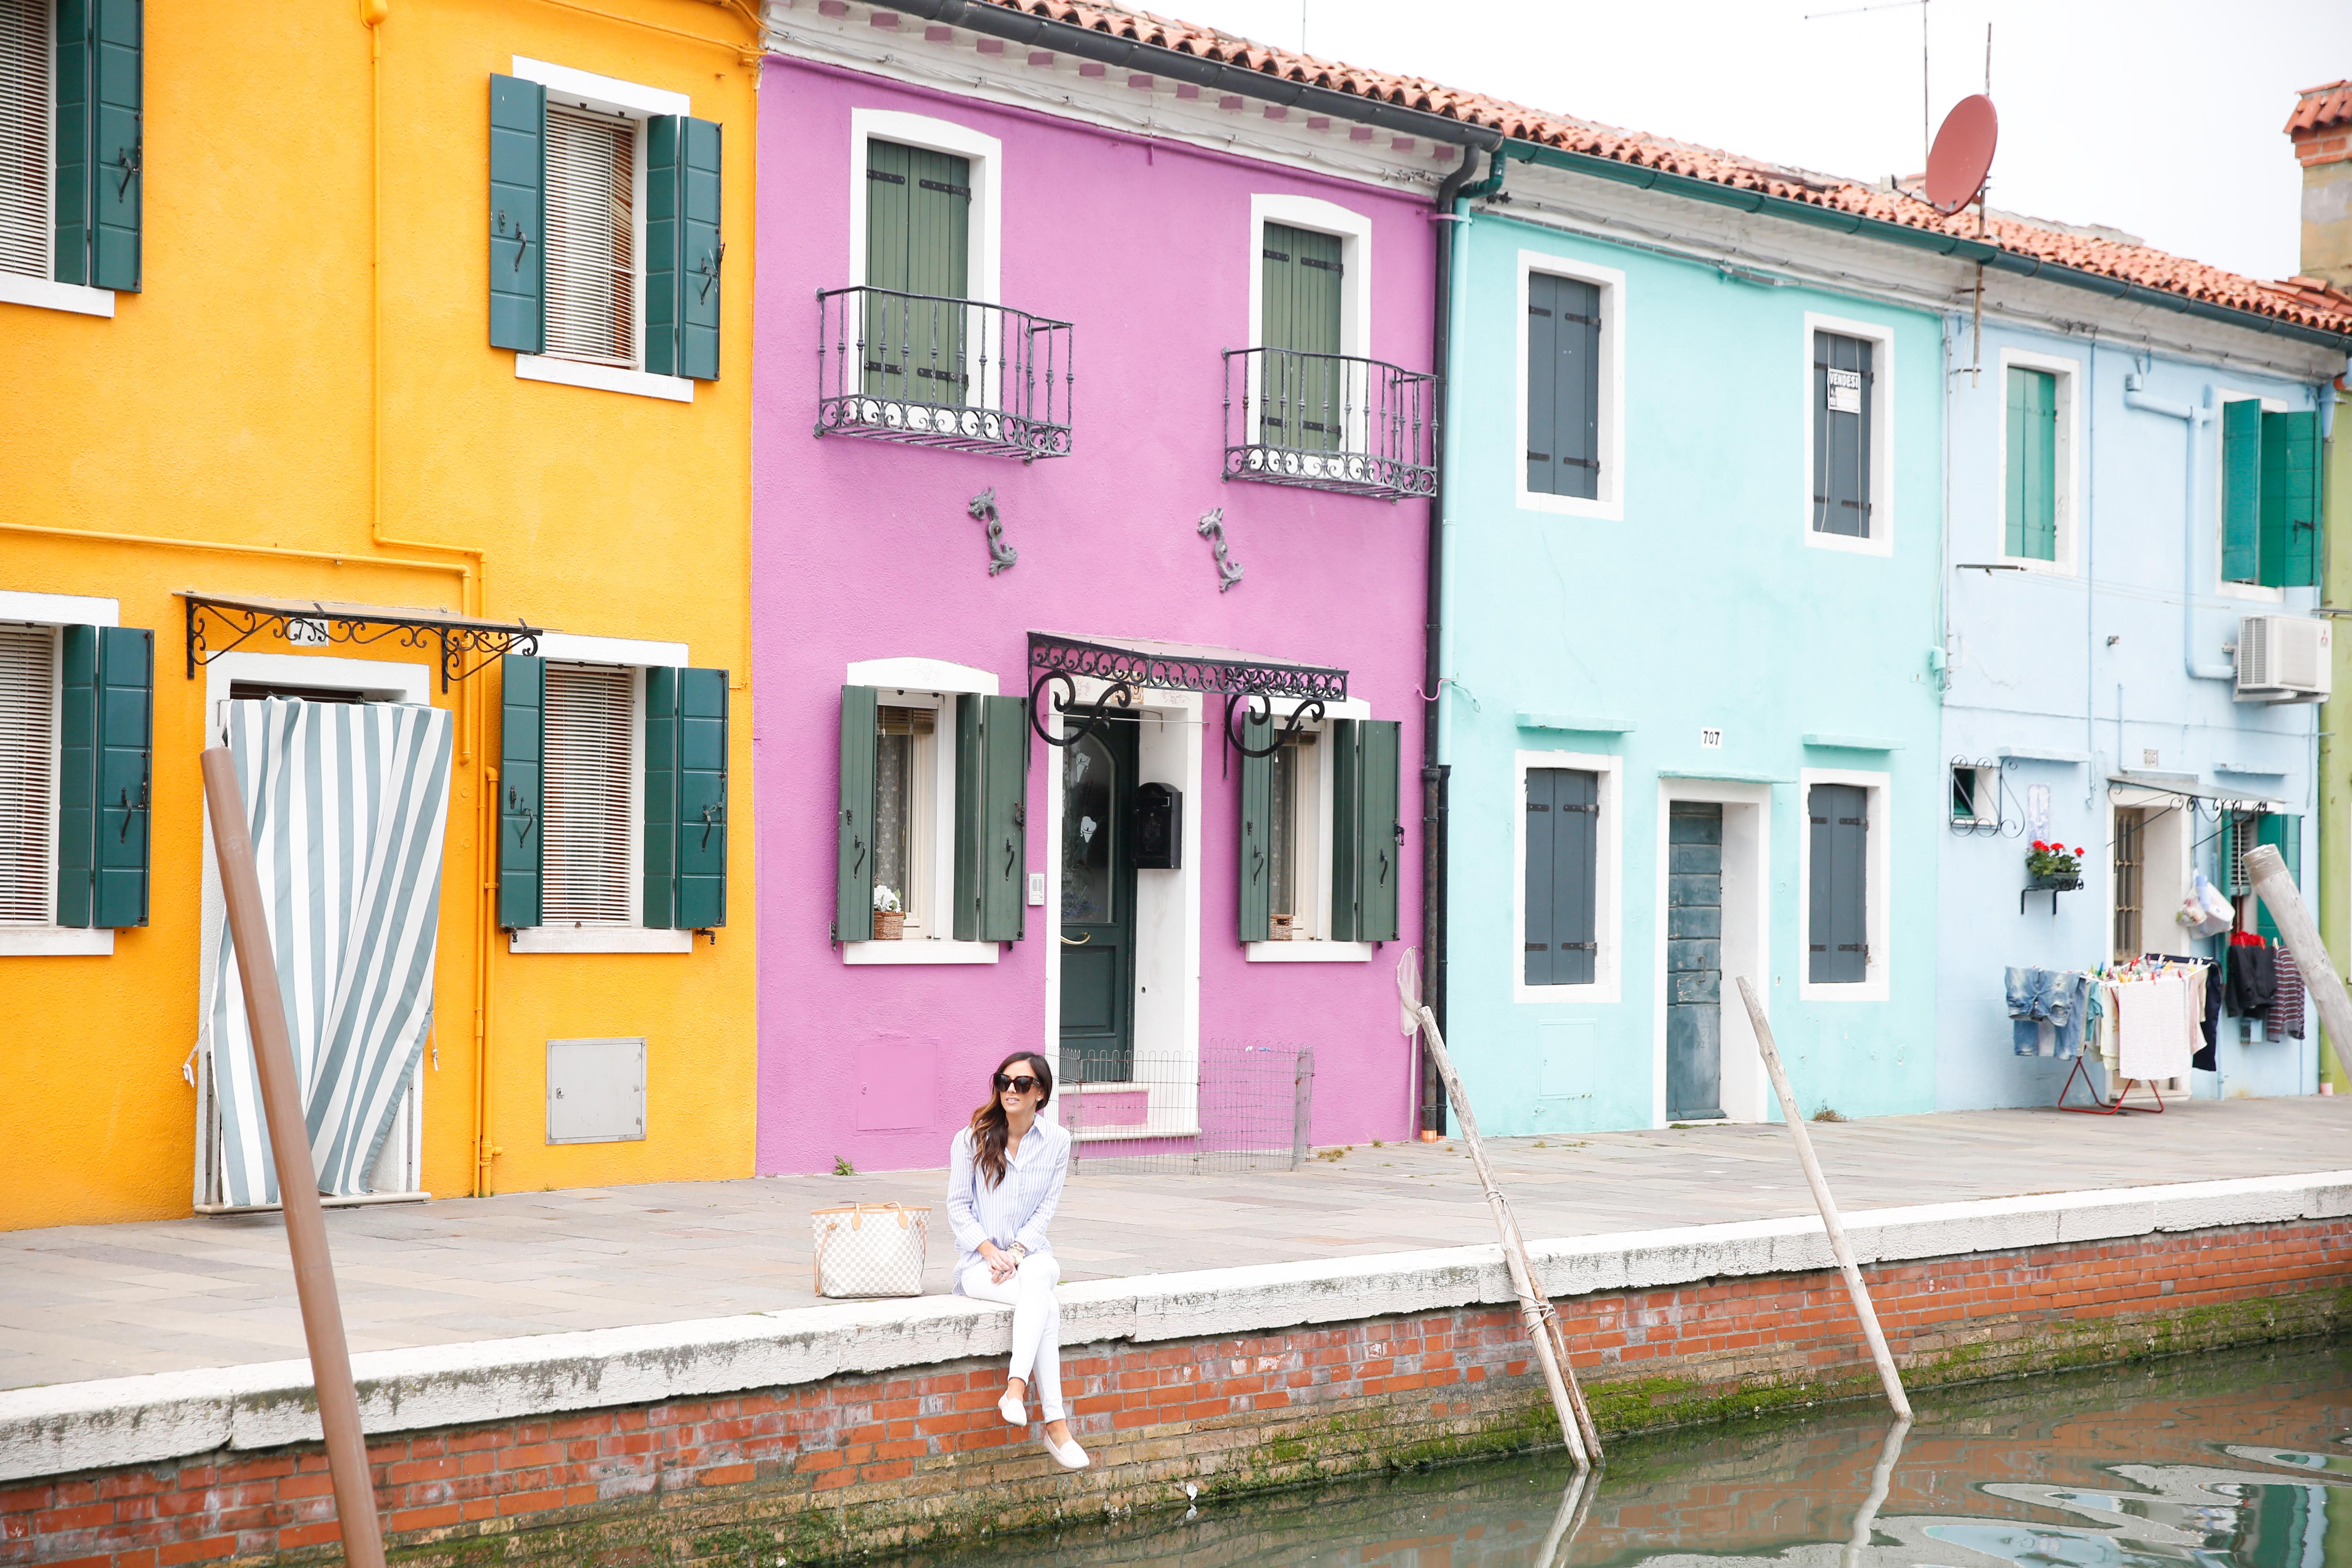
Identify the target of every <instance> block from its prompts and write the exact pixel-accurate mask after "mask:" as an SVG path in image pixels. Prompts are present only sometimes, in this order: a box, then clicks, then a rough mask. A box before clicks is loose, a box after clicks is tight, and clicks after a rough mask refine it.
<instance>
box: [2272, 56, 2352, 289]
mask: <svg viewBox="0 0 2352 1568" xmlns="http://www.w3.org/2000/svg"><path fill="white" fill-rule="evenodd" d="M2286 133H2287V135H2289V136H2290V137H2292V138H2294V156H2295V161H2296V162H2297V163H2301V164H2302V165H2303V265H2302V267H2301V268H2300V270H2301V271H2302V273H2303V275H2304V276H2305V277H2307V278H2315V279H2320V280H2321V281H2323V282H2326V283H2332V284H2334V285H2335V286H2336V288H2338V289H2344V290H2346V291H2347V292H2352V81H2332V82H2329V83H2328V84H2327V85H2326V87H2307V88H2305V89H2303V92H2302V93H2301V95H2300V96H2299V97H2298V99H2297V100H2296V102H2295V106H2294V113H2293V114H2292V115H2290V116H2288V117H2287V122H2286Z"/></svg>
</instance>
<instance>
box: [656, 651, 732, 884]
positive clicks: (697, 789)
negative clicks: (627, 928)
mask: <svg viewBox="0 0 2352 1568" xmlns="http://www.w3.org/2000/svg"><path fill="white" fill-rule="evenodd" d="M645 793H646V838H645V917H644V918H645V923H646V924H647V925H648V926H654V927H657V928H660V929H664V930H670V931H711V930H715V929H717V928H718V927H719V926H723V925H725V924H726V923H727V671H725V670H723V669H677V668H667V667H656V668H650V669H648V670H646V792H645Z"/></svg>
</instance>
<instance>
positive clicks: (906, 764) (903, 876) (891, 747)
mask: <svg viewBox="0 0 2352 1568" xmlns="http://www.w3.org/2000/svg"><path fill="white" fill-rule="evenodd" d="M891 696H892V697H893V698H894V699H896V700H895V701H894V702H891V703H887V704H877V706H876V708H875V725H874V729H875V744H874V908H875V909H876V910H895V911H896V912H898V914H899V915H900V916H901V917H902V918H903V920H904V921H905V925H904V928H903V933H902V934H903V937H904V940H907V941H909V942H920V941H922V940H923V939H924V938H925V937H927V936H929V934H930V930H931V927H932V925H933V924H934V921H933V920H932V918H931V915H932V910H933V907H934V906H933V889H932V884H933V883H934V882H935V881H936V880H937V878H936V876H935V875H934V874H933V868H932V865H931V861H932V855H933V844H932V840H933V838H934V837H936V835H935V833H934V832H933V823H932V816H933V814H934V812H936V811H937V809H938V807H937V805H936V804H935V803H936V801H937V798H938V795H939V788H938V777H939V733H938V731H939V710H938V709H937V708H934V707H931V706H929V705H928V704H926V705H923V706H919V707H917V706H905V705H904V704H906V703H907V702H908V701H909V699H908V698H907V697H906V695H905V694H904V693H902V692H894V693H891Z"/></svg>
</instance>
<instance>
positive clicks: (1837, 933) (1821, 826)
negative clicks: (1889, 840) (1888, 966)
mask: <svg viewBox="0 0 2352 1568" xmlns="http://www.w3.org/2000/svg"><path fill="white" fill-rule="evenodd" d="M1869 804H1870V797H1869V793H1868V792H1867V791H1865V790H1864V788H1863V787H1862V786H1861V785H1859V784H1815V785H1814V786H1813V787H1812V791H1811V799H1810V800H1809V801H1808V803H1807V806H1808V809H1807V816H1809V817H1810V818H1811V822H1810V824H1809V826H1810V827H1811V834H1810V837H1811V842H1810V843H1809V844H1808V845H1807V852H1808V853H1809V854H1810V855H1811V885H1810V887H1809V889H1808V892H1809V893H1810V895H1811V900H1810V902H1811V909H1810V910H1808V911H1807V917H1808V918H1807V922H1806V931H1805V944H1806V950H1807V951H1806V954H1805V957H1806V977H1807V978H1808V979H1809V980H1811V982H1812V983H1813V984H1816V985H1819V984H1857V983H1859V982H1861V981H1862V980H1864V979H1866V978H1867V977H1868V975H1869V970H1870V949H1869V946H1868V943H1869V941H1870V935H1869V931H1870V927H1869V910H1868V905H1867V899H1868V851H1867V846H1868V830H1869V820H1868V816H1867V813H1868V810H1869Z"/></svg>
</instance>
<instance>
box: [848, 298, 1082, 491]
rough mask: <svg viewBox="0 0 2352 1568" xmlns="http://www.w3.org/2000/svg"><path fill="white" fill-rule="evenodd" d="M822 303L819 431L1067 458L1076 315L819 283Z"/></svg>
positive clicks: (1019, 455)
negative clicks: (1067, 317) (1056, 316)
mask: <svg viewBox="0 0 2352 1568" xmlns="http://www.w3.org/2000/svg"><path fill="white" fill-rule="evenodd" d="M816 302H817V317H818V325H819V327H820V329H821V331H820V334H819V336H818V339H817V346H816V380H817V403H816V433H817V434H818V435H819V436H864V437H870V438H872V439H875V440H881V441H909V442H913V443H915V444H916V445H918V446H924V447H948V448H950V449H951V450H954V451H958V452H988V453H992V454H995V455H996V456H999V457H1005V458H1021V459H1022V460H1023V461H1024V462H1027V461H1032V460H1034V459H1035V458H1066V457H1067V456H1069V453H1070V395H1071V391H1072V387H1073V382H1074V376H1073V374H1072V371H1071V367H1070V323H1069V322H1067V321H1046V320H1045V318H1043V317H1041V316H1032V315H1029V314H1027V313H1026V312H1025V311H1021V310H1006V309H1005V308H1004V307H1003V306H1002V305H986V304H982V303H980V302H979V301H977V300H950V299H944V298H940V297H939V296H935V295H929V294H902V293H899V292H898V291H897V290H895V289H865V288H860V289H830V290H819V292H818V294H817V297H816Z"/></svg>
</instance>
